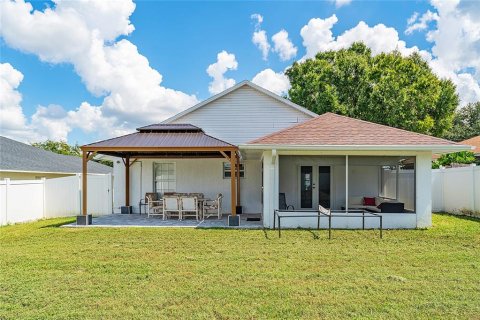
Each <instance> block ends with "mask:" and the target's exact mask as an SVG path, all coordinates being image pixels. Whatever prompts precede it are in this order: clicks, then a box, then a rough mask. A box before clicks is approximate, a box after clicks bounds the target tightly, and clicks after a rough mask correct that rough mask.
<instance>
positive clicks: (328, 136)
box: [249, 112, 460, 146]
mask: <svg viewBox="0 0 480 320" xmlns="http://www.w3.org/2000/svg"><path fill="white" fill-rule="evenodd" d="M249 144H261V145H306V146H308V145H312V146H322V145H325V146H335V145H337V146H359V145H362V146H367V145H369V146H396V145H403V146H407V145H408V146H409V145H420V146H421V145H428V146H430V145H438V146H446V145H448V146H454V145H460V144H458V143H455V142H452V141H448V140H445V139H440V138H435V137H431V136H428V135H424V134H419V133H415V132H410V131H406V130H402V129H397V128H392V127H388V126H384V125H380V124H376V123H372V122H368V121H363V120H358V119H353V118H349V117H345V116H340V115H337V114H334V113H330V112H327V113H324V114H322V115H320V116H318V117H316V118H314V119H312V120H308V121H306V122H303V123H300V124H297V125H295V126H293V127H290V128H287V129H284V130H281V131H278V132H275V133H272V134H270V135H267V136H265V137H262V138H259V139H256V140H254V141H251V142H250V143H249Z"/></svg>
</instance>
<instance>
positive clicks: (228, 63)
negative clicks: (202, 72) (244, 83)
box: [207, 50, 238, 94]
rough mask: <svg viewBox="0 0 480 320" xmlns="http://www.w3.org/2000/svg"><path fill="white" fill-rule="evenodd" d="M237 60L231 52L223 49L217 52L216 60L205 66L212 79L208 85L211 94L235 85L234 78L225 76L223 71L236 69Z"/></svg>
mask: <svg viewBox="0 0 480 320" xmlns="http://www.w3.org/2000/svg"><path fill="white" fill-rule="evenodd" d="M237 67H238V62H237V60H236V59H235V55H234V54H233V53H228V52H227V51H225V50H223V51H221V52H219V53H218V54H217V61H216V62H215V63H212V64H211V65H209V66H208V68H207V73H208V75H209V76H210V77H212V78H213V80H212V81H211V82H210V85H209V86H208V91H209V92H210V93H211V94H217V93H220V92H222V91H223V90H225V89H228V88H230V87H232V86H234V85H235V80H234V79H230V78H226V77H225V73H226V72H227V71H229V70H237Z"/></svg>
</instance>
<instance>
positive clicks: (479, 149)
mask: <svg viewBox="0 0 480 320" xmlns="http://www.w3.org/2000/svg"><path fill="white" fill-rule="evenodd" d="M459 143H460V144H466V145H469V146H472V147H475V149H474V150H472V151H473V152H474V153H480V136H476V137H473V138H470V139H467V140H463V141H462V142H459Z"/></svg>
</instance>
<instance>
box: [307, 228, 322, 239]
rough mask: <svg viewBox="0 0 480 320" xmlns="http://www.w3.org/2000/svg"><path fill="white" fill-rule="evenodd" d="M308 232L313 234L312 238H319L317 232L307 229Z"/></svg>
mask: <svg viewBox="0 0 480 320" xmlns="http://www.w3.org/2000/svg"><path fill="white" fill-rule="evenodd" d="M308 232H310V233H311V234H312V236H313V239H315V240H317V239H320V236H319V235H318V234H316V233H315V232H313V230H312V229H308Z"/></svg>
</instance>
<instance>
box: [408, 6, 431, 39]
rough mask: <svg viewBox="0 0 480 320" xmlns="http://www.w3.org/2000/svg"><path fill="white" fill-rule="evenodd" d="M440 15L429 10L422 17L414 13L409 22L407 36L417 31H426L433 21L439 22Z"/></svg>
mask: <svg viewBox="0 0 480 320" xmlns="http://www.w3.org/2000/svg"><path fill="white" fill-rule="evenodd" d="M437 20H438V14H436V13H435V12H431V11H430V10H428V11H427V12H425V13H424V14H423V15H422V16H419V14H418V12H414V13H413V15H412V16H411V17H410V18H409V19H408V20H407V29H406V30H405V34H412V33H413V32H414V31H416V30H425V29H427V28H428V24H429V23H430V22H431V21H437Z"/></svg>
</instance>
